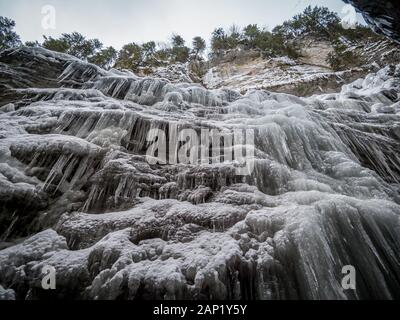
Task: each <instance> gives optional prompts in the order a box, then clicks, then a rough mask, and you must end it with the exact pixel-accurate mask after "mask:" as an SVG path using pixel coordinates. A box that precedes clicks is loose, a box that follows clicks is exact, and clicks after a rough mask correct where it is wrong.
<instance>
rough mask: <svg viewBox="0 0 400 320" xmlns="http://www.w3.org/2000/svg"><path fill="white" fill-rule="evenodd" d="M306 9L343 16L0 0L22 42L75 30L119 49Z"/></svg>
mask: <svg viewBox="0 0 400 320" xmlns="http://www.w3.org/2000/svg"><path fill="white" fill-rule="evenodd" d="M45 5H52V6H53V7H54V8H55V10H56V29H55V30H52V29H47V30H46V29H43V27H42V20H43V17H44V15H43V14H42V8H43V6H45ZM308 5H321V6H326V7H328V8H329V9H331V10H333V11H336V12H338V13H339V15H340V16H343V15H344V13H342V9H343V7H344V6H345V4H344V3H343V2H342V1H341V0H322V1H314V0H0V15H2V16H6V17H9V18H12V19H13V20H15V21H16V23H17V27H16V31H17V33H18V34H19V35H20V36H21V38H22V40H23V41H28V40H29V41H32V40H39V41H41V40H42V35H51V36H58V35H60V34H61V33H69V32H72V31H79V32H80V33H82V34H83V35H85V36H87V37H89V38H98V39H100V40H101V41H102V42H103V43H104V44H105V45H107V46H108V45H112V46H114V47H116V48H117V49H119V48H121V47H122V45H124V44H126V43H129V42H132V41H134V42H138V43H141V42H145V41H149V40H154V41H156V42H158V41H167V40H168V39H169V38H170V35H171V34H172V33H179V34H181V35H182V36H183V37H184V38H185V39H186V40H187V41H190V39H192V38H193V37H194V36H197V35H199V36H202V37H203V38H205V39H209V37H210V34H211V32H212V31H213V30H214V29H215V28H216V27H226V28H227V27H229V26H230V25H232V23H235V24H237V25H239V26H245V25H247V24H250V23H257V24H258V25H259V26H266V27H268V28H269V29H272V28H273V27H274V26H276V25H277V24H280V23H282V22H283V21H285V20H287V19H289V18H291V17H292V16H293V15H295V14H296V13H299V12H301V11H303V10H304V8H305V7H307V6H308ZM359 19H360V21H362V18H361V17H359Z"/></svg>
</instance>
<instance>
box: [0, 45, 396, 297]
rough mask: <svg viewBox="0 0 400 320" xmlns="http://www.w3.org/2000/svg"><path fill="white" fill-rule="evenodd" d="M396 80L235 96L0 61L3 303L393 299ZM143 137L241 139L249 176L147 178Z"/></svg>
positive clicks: (43, 60)
mask: <svg viewBox="0 0 400 320" xmlns="http://www.w3.org/2000/svg"><path fill="white" fill-rule="evenodd" d="M399 80H400V66H387V67H386V68H384V69H382V70H381V71H379V72H378V73H373V74H370V75H368V76H367V77H366V78H365V79H360V80H357V81H355V82H354V83H352V84H349V85H346V86H344V87H343V89H342V91H341V92H340V93H333V94H326V95H320V96H313V97H310V98H298V97H296V96H291V95H287V94H282V93H272V92H269V91H265V90H249V91H248V92H247V93H246V94H245V95H242V94H240V93H239V92H237V91H233V90H227V89H219V90H207V89H205V88H203V87H202V86H200V85H196V84H193V83H171V82H170V81H168V80H165V79H155V78H140V77H136V76H134V75H132V74H128V73H123V72H118V71H115V70H112V71H109V72H106V71H104V70H102V69H99V68H97V67H95V66H93V65H90V64H87V63H84V62H82V61H79V60H77V59H74V58H72V57H70V56H66V55H61V54H56V53H53V52H50V51H47V50H44V49H39V48H20V49H17V50H9V51H4V52H2V53H1V54H0V108H1V109H0V159H1V161H0V202H1V206H0V209H1V211H0V241H1V246H2V248H3V250H1V251H0V285H1V286H2V288H0V289H1V290H0V298H14V297H15V298H17V299H46V298H48V297H55V296H56V297H59V298H72V299H154V298H156V299H369V298H383V299H391V298H400V254H399V252H400V205H399V203H400V194H399V181H400V154H399V150H400V102H399V90H400V87H399V85H400V82H399ZM151 129H153V130H160V131H161V130H162V131H163V132H167V133H168V134H167V136H168V137H170V138H169V140H168V141H167V143H166V145H170V143H171V142H173V141H172V140H173V137H174V135H173V132H175V131H174V130H176V131H177V132H180V130H181V129H194V130H195V132H200V131H202V129H203V130H204V129H207V130H209V129H214V130H218V131H220V132H223V133H224V134H225V136H226V137H232V135H233V132H234V131H235V130H251V131H252V132H253V134H254V143H253V144H252V145H251V146H250V147H251V149H252V150H253V151H254V153H253V154H254V156H252V157H250V156H249V155H248V156H249V157H248V159H247V160H248V161H251V162H252V163H253V165H254V167H253V169H252V170H251V171H249V173H248V174H245V175H243V174H238V171H237V170H236V169H237V168H238V163H237V162H236V161H232V160H230V159H229V157H224V158H223V159H222V160H223V161H222V160H221V158H220V157H218V159H219V160H221V161H218V163H215V162H214V161H210V162H208V161H207V163H201V164H197V163H192V164H186V163H179V164H176V163H170V162H168V163H167V164H157V163H154V162H152V161H149V160H151V159H149V158H148V157H146V152H148V151H149V148H150V149H151V143H150V142H149V141H148V140H151V139H148V138H149V137H150V138H152V137H153V135H152V134H150V135H149V132H150V130H151ZM157 132H158V131H157ZM171 134H172V135H171ZM171 137H172V138H171ZM235 140H236V139H235ZM152 141H154V140H152ZM224 141H228V140H224ZM186 143H188V141H187V140H186ZM182 144H184V143H182ZM206 145H208V143H206ZM228 146H229V145H228V144H226V143H225V142H224V144H223V148H224V151H226V150H225V149H228ZM241 148H242V145H241ZM160 150H161V149H160ZM212 150H213V151H214V145H213V148H212ZM229 150H230V153H231V154H232V149H229ZM229 150H228V151H229ZM160 152H161V151H159V153H158V156H159V155H160ZM175 152H176V149H169V150H168V153H169V155H171V154H175ZM184 154H186V152H185V153H184ZM206 154H211V151H210V152H207V153H206ZM227 154H229V152H228V153H226V154H225V155H227ZM212 155H214V153H212ZM246 155H247V154H246ZM215 157H217V156H215ZM348 265H352V266H354V267H355V269H356V272H357V283H356V290H344V289H343V288H342V286H341V281H342V278H343V276H344V275H343V274H342V268H343V267H344V266H348ZM47 266H51V267H53V268H55V271H56V281H57V290H55V291H45V290H43V289H42V286H41V280H42V277H43V275H42V274H41V273H42V270H43V267H47Z"/></svg>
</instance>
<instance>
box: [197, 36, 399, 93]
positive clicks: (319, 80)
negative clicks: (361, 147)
mask: <svg viewBox="0 0 400 320" xmlns="http://www.w3.org/2000/svg"><path fill="white" fill-rule="evenodd" d="M298 46H299V47H301V48H302V50H301V57H300V58H298V59H296V60H293V59H290V58H288V57H278V58H271V59H265V58H261V57H260V53H259V52H256V51H251V50H231V51H229V52H228V53H227V54H225V56H224V57H222V58H219V59H216V60H215V61H213V63H212V66H211V67H210V69H209V70H208V72H207V73H206V75H205V76H204V78H203V81H202V82H203V84H204V85H205V86H206V87H207V88H209V89H218V88H229V89H234V90H238V91H240V92H242V93H246V92H247V91H248V90H253V89H264V90H270V91H273V92H281V93H288V94H294V95H297V96H303V97H304V96H311V95H313V94H321V93H335V92H338V91H340V89H341V87H342V86H343V85H344V84H347V83H350V82H353V81H355V80H357V79H359V78H363V77H365V76H366V75H367V74H368V73H370V72H371V71H373V70H374V71H377V70H379V69H380V68H383V67H384V66H387V65H388V64H393V63H395V64H397V62H398V61H400V47H399V46H398V45H396V44H394V43H393V42H391V41H390V40H379V41H376V40H373V41H371V40H368V41H367V40H366V41H365V42H364V43H360V44H359V45H351V46H350V45H349V48H348V50H349V51H352V52H355V53H357V55H359V56H360V58H362V60H363V61H365V64H364V65H363V66H362V67H353V68H349V69H348V70H342V71H339V72H334V71H333V70H332V69H331V68H330V66H329V64H328V62H327V57H328V55H329V53H331V52H332V51H333V45H332V43H330V42H329V41H323V40H320V39H318V40H317V39H314V38H312V37H305V38H303V39H301V40H298Z"/></svg>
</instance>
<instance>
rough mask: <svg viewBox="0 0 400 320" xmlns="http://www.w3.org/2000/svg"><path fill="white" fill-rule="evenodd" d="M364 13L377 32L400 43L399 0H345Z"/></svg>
mask: <svg viewBox="0 0 400 320" xmlns="http://www.w3.org/2000/svg"><path fill="white" fill-rule="evenodd" d="M343 1H344V2H346V3H349V4H351V5H353V6H354V7H355V8H356V9H357V10H358V11H360V12H361V13H362V15H363V16H364V18H365V20H366V21H367V22H368V23H369V24H370V25H371V27H372V28H373V29H374V30H375V31H376V32H377V33H381V34H383V35H385V36H387V37H389V38H391V39H393V40H394V41H396V42H398V43H400V3H399V2H398V1H397V0H343Z"/></svg>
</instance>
